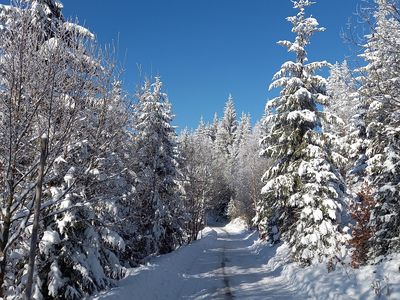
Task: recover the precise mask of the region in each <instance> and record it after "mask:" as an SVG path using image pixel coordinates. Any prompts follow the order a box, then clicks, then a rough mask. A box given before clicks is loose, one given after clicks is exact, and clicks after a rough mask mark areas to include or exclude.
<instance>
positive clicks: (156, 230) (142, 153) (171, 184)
mask: <svg viewBox="0 0 400 300" xmlns="http://www.w3.org/2000/svg"><path fill="white" fill-rule="evenodd" d="M161 88H162V82H161V80H160V78H159V77H156V78H155V82H154V83H152V84H151V83H150V82H149V81H146V82H145V84H144V86H143V87H142V89H141V90H140V91H139V93H138V95H137V98H138V100H139V102H138V105H137V107H136V112H135V120H134V130H135V134H136V137H135V142H136V143H137V156H138V157H137V166H136V168H135V171H136V174H137V186H136V191H137V193H136V195H137V198H138V201H139V203H140V205H139V207H138V208H139V209H140V212H139V213H140V218H139V220H140V224H138V226H139V233H140V236H138V243H139V244H140V245H141V247H143V248H144V249H142V250H141V252H142V253H143V254H144V255H149V254H153V253H167V252H170V251H172V250H173V249H175V247H177V246H178V245H179V244H180V243H181V241H182V236H183V232H182V225H183V224H182V223H181V222H183V220H182V217H183V208H182V203H181V198H180V195H179V191H178V185H177V179H178V170H177V148H176V144H175V143H176V134H175V129H174V127H173V126H172V125H171V121H172V118H173V115H172V112H171V104H170V102H169V101H168V97H167V94H165V93H163V92H162V91H161Z"/></svg>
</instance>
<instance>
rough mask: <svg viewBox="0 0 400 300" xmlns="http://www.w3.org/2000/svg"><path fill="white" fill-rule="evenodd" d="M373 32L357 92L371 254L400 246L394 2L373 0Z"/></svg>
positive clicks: (399, 63)
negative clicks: (362, 111) (369, 197)
mask: <svg viewBox="0 0 400 300" xmlns="http://www.w3.org/2000/svg"><path fill="white" fill-rule="evenodd" d="M375 3H376V5H377V9H376V11H375V13H374V18H375V21H376V24H375V27H374V28H373V32H372V33H371V34H370V35H368V36H367V44H366V45H365V50H364V53H363V54H362V55H361V57H362V58H364V59H365V61H366V62H367V65H366V66H365V67H363V68H361V69H360V71H362V72H363V73H364V74H365V76H362V77H361V78H360V79H361V84H362V86H361V88H360V95H361V97H362V98H363V102H364V103H365V104H366V106H367V112H366V116H365V120H366V134H367V138H368V140H369V143H368V148H367V151H366V155H367V157H368V161H367V164H368V167H367V169H366V172H367V181H368V183H369V185H370V186H371V187H374V191H373V197H374V200H375V201H376V203H377V204H376V206H375V208H374V209H373V211H372V215H371V222H370V226H371V227H372V228H374V230H375V234H374V236H373V237H372V239H371V244H372V249H371V255H372V257H375V256H379V255H385V254H387V253H391V252H395V251H399V250H400V217H399V216H400V201H399V199H400V117H399V108H400V105H399V99H400V92H399V84H398V82H399V81H398V80H399V76H400V52H399V50H398V49H399V47H400V42H399V41H400V22H399V13H398V8H397V7H396V4H395V3H394V2H392V1H389V0H376V1H375Z"/></svg>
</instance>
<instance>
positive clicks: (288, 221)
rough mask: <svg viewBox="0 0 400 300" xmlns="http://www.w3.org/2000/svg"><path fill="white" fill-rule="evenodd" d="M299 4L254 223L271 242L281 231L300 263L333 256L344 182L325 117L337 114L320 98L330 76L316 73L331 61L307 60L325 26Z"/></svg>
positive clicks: (266, 143)
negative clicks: (329, 143)
mask: <svg viewBox="0 0 400 300" xmlns="http://www.w3.org/2000/svg"><path fill="white" fill-rule="evenodd" d="M293 3H294V8H296V9H298V10H299V13H298V14H297V15H296V16H293V17H289V18H288V21H289V22H291V23H292V25H293V29H292V32H293V33H295V34H296V38H295V40H294V42H290V41H280V42H279V44H280V45H282V46H285V47H286V48H288V51H289V52H293V53H294V54H295V55H296V60H295V61H288V62H286V63H284V64H283V65H282V68H281V70H280V71H279V72H277V73H276V74H275V76H274V78H273V80H274V82H273V83H272V84H271V86H270V88H275V87H281V88H282V89H281V92H280V96H278V97H276V98H274V99H272V100H270V101H269V102H268V103H267V106H266V115H267V116H266V119H265V120H264V122H265V124H266V125H265V126H266V127H267V124H269V123H270V124H269V125H270V126H271V130H270V131H269V133H268V134H267V135H266V136H264V137H262V140H261V144H262V145H263V147H264V149H263V151H262V155H264V156H266V157H271V158H272V159H273V161H274V163H273V166H272V168H271V169H269V170H267V172H266V173H265V175H264V176H263V180H264V182H265V186H264V187H263V189H262V193H263V195H264V199H263V200H262V201H260V203H259V204H258V207H257V216H256V218H255V221H256V223H257V224H258V226H259V227H260V229H261V230H264V231H268V232H269V233H270V236H271V238H272V240H273V241H275V240H277V239H279V238H280V236H281V237H282V238H283V239H284V240H286V241H288V242H289V244H290V246H291V252H292V255H293V258H294V260H296V261H299V262H300V263H301V264H311V263H312V262H314V261H320V260H325V259H331V258H332V257H334V256H335V254H336V253H337V252H338V250H339V248H340V246H341V244H342V243H343V242H344V240H345V236H344V235H343V234H342V233H341V231H340V226H339V224H340V212H341V208H342V205H341V202H342V200H343V199H342V196H343V190H344V187H343V183H342V180H341V177H340V174H339V172H338V171H337V169H336V168H335V166H334V164H333V161H332V153H330V151H329V150H328V149H327V147H326V145H325V143H324V133H323V132H322V131H321V123H322V119H324V120H325V121H329V119H332V118H333V116H331V115H330V114H329V113H327V112H323V111H321V110H320V109H319V108H318V105H324V104H326V102H327V100H328V97H327V96H326V80H325V79H324V78H322V77H320V76H318V75H315V72H316V71H317V70H319V69H320V68H322V67H326V66H329V64H328V63H327V62H325V61H323V62H312V63H308V59H307V53H306V49H305V47H306V46H307V45H308V44H309V43H310V38H311V36H312V35H313V34H314V33H315V32H321V31H323V30H324V29H323V28H321V27H319V24H318V22H317V20H316V19H314V18H312V17H306V15H305V8H306V7H308V6H310V5H312V4H313V2H311V1H309V0H299V1H294V2H293Z"/></svg>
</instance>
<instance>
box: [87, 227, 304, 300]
mask: <svg viewBox="0 0 400 300" xmlns="http://www.w3.org/2000/svg"><path fill="white" fill-rule="evenodd" d="M256 239H257V235H256V233H254V232H253V233H252V232H248V231H245V230H243V228H241V227H240V226H235V225H232V224H230V225H227V226H225V227H213V228H207V229H206V233H205V237H204V238H203V239H201V240H199V241H196V242H194V243H193V244H191V245H189V246H187V247H183V248H182V249H179V250H178V251H175V252H173V253H170V254H167V255H164V256H160V257H157V258H154V259H153V260H152V261H151V263H150V264H148V265H146V266H143V267H140V268H137V269H133V270H132V271H131V273H130V275H129V276H128V277H127V278H125V279H124V280H122V281H121V282H120V286H119V287H118V288H114V289H112V290H110V291H107V292H105V293H103V294H101V295H98V296H96V297H95V298H94V299H144V300H147V299H301V298H302V297H300V298H299V293H298V292H297V291H294V290H293V288H292V287H291V286H290V285H289V284H287V283H285V282H284V280H283V279H282V277H280V272H281V269H279V268H278V269H277V270H272V269H270V268H268V266H267V265H266V263H267V260H268V259H269V258H271V257H272V256H273V255H274V254H275V248H267V249H266V248H263V251H262V253H257V252H256V251H254V247H252V245H253V243H254V241H255V240H256ZM266 251H267V252H266Z"/></svg>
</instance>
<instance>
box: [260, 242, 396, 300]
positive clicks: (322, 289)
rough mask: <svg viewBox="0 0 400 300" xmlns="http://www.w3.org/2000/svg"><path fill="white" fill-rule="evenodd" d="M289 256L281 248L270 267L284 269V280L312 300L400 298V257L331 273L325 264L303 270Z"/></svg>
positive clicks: (285, 246)
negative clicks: (290, 261) (291, 261)
mask: <svg viewBox="0 0 400 300" xmlns="http://www.w3.org/2000/svg"><path fill="white" fill-rule="evenodd" d="M260 243H261V244H260ZM260 245H261V246H263V247H264V248H267V247H269V246H268V245H266V244H265V243H264V244H262V242H258V244H257V245H256V246H258V248H257V247H255V249H258V250H260V249H262V247H260ZM288 253H289V249H288V247H287V245H286V244H284V245H281V246H279V247H278V248H277V250H276V254H275V255H274V256H273V257H271V258H269V260H268V263H267V265H266V268H271V269H278V268H282V272H281V274H280V276H281V277H283V278H282V279H283V280H285V281H287V282H288V284H290V285H291V286H292V287H295V288H296V290H298V291H303V292H305V293H306V295H307V297H309V299H321V300H322V299H323V300H325V299H343V300H344V299H346V300H347V299H359V300H367V299H371V300H372V299H378V298H379V299H400V270H399V268H400V254H397V255H394V256H391V257H389V258H388V259H387V260H385V261H384V262H381V263H380V264H377V265H369V266H364V267H362V268H360V269H352V268H350V267H343V266H338V267H337V268H336V271H333V272H330V273H328V271H327V268H326V265H325V264H320V265H316V266H311V267H307V268H301V267H299V266H298V265H297V264H294V263H289V257H288Z"/></svg>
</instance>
